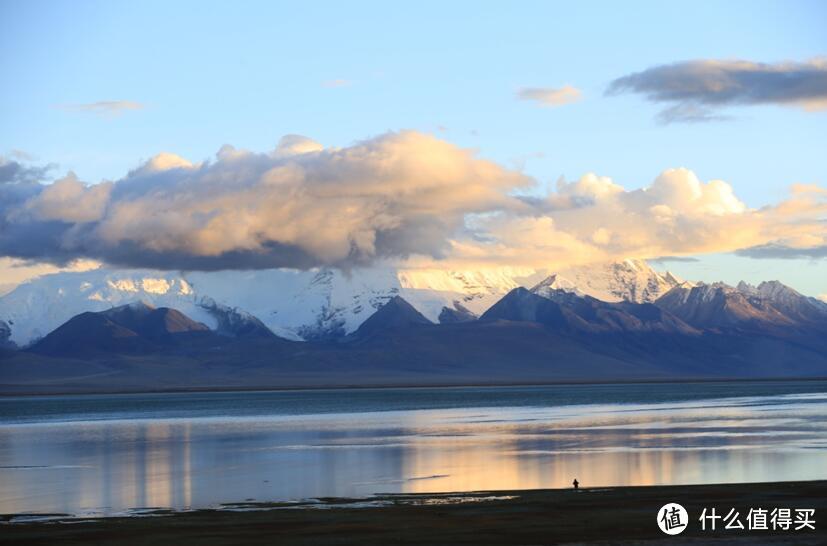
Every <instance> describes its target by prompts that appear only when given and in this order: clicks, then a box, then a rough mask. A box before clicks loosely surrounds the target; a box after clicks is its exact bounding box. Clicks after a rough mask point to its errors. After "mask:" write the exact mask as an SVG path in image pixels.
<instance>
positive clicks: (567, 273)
mask: <svg viewBox="0 0 827 546" xmlns="http://www.w3.org/2000/svg"><path fill="white" fill-rule="evenodd" d="M552 278H553V280H552V281H551V284H548V283H546V284H545V285H544V286H545V288H543V287H541V286H535V291H536V292H537V293H538V294H540V295H542V293H540V292H541V291H542V290H544V289H557V290H566V291H569V292H574V293H577V294H580V295H583V294H585V295H588V296H591V297H593V298H597V299H599V300H603V301H608V302H617V301H632V302H636V303H649V302H653V301H655V300H656V299H658V298H659V297H660V296H662V295H663V294H665V293H666V292H668V291H669V290H671V289H672V288H674V287H675V286H678V285H680V284H681V282H682V281H681V279H679V278H678V277H676V276H674V275H672V274H671V273H666V274H661V273H658V272H657V271H655V270H654V269H652V267H651V266H650V265H649V264H647V263H646V262H645V261H643V260H623V261H620V262H609V263H603V264H592V265H586V266H578V267H571V268H568V269H563V270H561V271H559V272H557V273H556V274H554V275H552V276H550V277H548V278H547V280H548V279H552ZM544 283H545V281H544ZM544 283H541V284H544Z"/></svg>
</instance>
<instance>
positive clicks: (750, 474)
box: [0, 381, 827, 515]
mask: <svg viewBox="0 0 827 546" xmlns="http://www.w3.org/2000/svg"><path fill="white" fill-rule="evenodd" d="M575 477H576V478H577V479H578V480H579V481H580V482H581V484H582V486H583V487H605V486H619V485H652V484H702V483H721V482H758V481H782V480H808V479H825V478H827V382H824V381H802V382H795V381H790V382H719V383H681V384H664V383H659V384H612V385H555V386H536V387H466V388H421V389H350V390H314V391H278V392H234V393H226V392H224V393H174V394H140V395H137V394H135V395H89V396H38V397H5V398H0V513H6V514H10V513H23V512H40V513H54V512H61V513H71V514H78V515H112V514H120V513H128V511H130V510H131V509H136V508H145V507H169V508H175V509H185V508H190V507H208V506H217V505H219V504H221V503H233V502H242V501H248V500H256V501H275V500H300V499H312V498H320V497H329V496H348V497H362V496H368V495H371V494H374V493H394V492H406V493H408V492H448V491H480V490H503V489H528V488H559V487H570V484H571V482H572V480H573V479H574V478H575Z"/></svg>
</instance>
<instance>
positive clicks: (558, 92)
mask: <svg viewBox="0 0 827 546" xmlns="http://www.w3.org/2000/svg"><path fill="white" fill-rule="evenodd" d="M582 96H583V94H582V93H581V92H580V90H579V89H577V88H576V87H572V86H571V85H564V86H563V87H559V88H554V87H523V88H522V89H520V90H518V91H517V97H518V98H520V99H522V100H530V101H533V102H536V103H538V104H540V105H541V106H563V105H564V104H571V103H573V102H577V101H579V100H580V99H581V98H582Z"/></svg>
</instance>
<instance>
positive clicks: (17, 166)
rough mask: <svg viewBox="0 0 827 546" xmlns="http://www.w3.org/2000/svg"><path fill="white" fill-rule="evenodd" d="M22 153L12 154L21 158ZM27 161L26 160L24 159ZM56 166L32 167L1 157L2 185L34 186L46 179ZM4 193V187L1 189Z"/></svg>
mask: <svg viewBox="0 0 827 546" xmlns="http://www.w3.org/2000/svg"><path fill="white" fill-rule="evenodd" d="M20 154H21V152H12V154H11V155H12V156H13V157H17V158H20V157H21V156H20ZM23 159H26V158H23ZM55 168H56V165H54V164H53V163H50V164H48V165H41V166H32V165H26V164H24V163H21V162H20V161H15V160H12V159H8V158H6V157H3V156H2V155H0V184H33V183H37V182H39V181H41V180H43V179H45V178H46V177H47V176H48V174H49V172H50V171H52V170H53V169H55ZM0 192H2V187H0Z"/></svg>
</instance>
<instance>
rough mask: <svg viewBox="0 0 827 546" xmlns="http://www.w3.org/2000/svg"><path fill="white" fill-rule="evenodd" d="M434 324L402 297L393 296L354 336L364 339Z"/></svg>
mask: <svg viewBox="0 0 827 546" xmlns="http://www.w3.org/2000/svg"><path fill="white" fill-rule="evenodd" d="M432 324H433V322H431V321H430V320H428V319H427V318H425V316H424V315H423V314H422V313H420V312H419V311H417V310H416V309H415V308H414V306H413V305H411V304H410V303H408V302H407V301H405V299H404V298H402V297H401V296H393V297H392V298H390V299H389V300H388V301H387V302H386V303H385V304H384V305H383V306H382V307H380V308H379V309H377V310H376V312H375V313H374V314H372V315H371V316H370V317H368V319H367V320H366V321H365V322H363V323H362V325H361V326H359V328H358V329H357V330H356V332H355V333H354V336H355V337H357V338H364V337H368V336H372V335H375V334H377V333H380V332H384V331H388V330H396V329H404V328H409V327H411V326H417V325H420V326H421V325H432Z"/></svg>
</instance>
